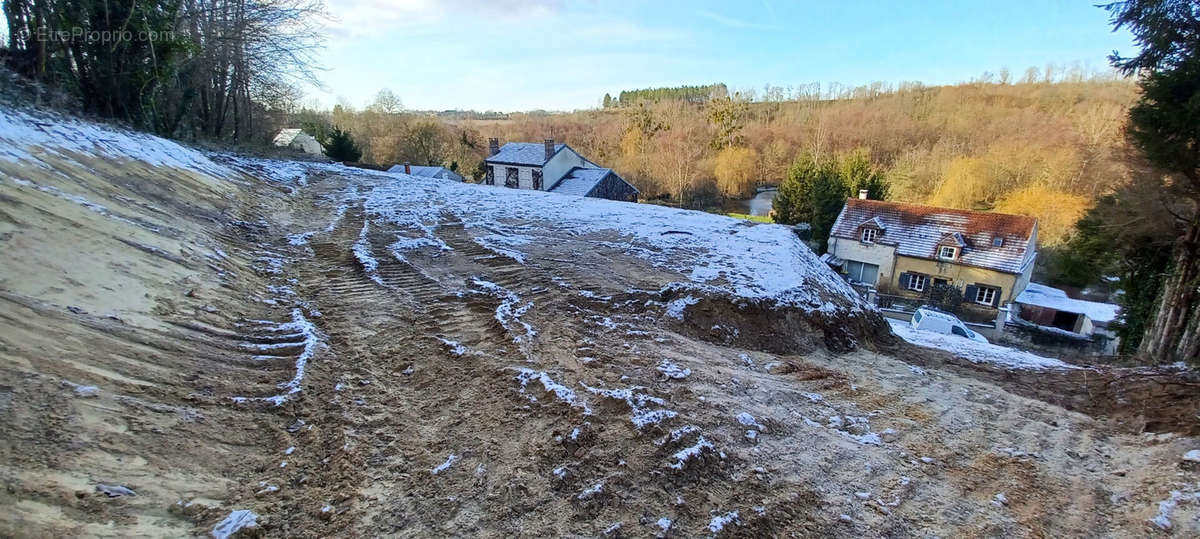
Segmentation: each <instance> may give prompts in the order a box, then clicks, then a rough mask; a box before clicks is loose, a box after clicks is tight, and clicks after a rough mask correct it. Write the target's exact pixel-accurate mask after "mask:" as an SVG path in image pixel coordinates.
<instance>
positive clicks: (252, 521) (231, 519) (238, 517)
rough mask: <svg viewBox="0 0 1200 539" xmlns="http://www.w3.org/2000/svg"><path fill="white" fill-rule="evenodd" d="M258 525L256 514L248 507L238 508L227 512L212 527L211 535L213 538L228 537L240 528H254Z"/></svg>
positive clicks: (224, 538) (227, 538) (223, 538)
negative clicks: (222, 518) (227, 513)
mask: <svg viewBox="0 0 1200 539" xmlns="http://www.w3.org/2000/svg"><path fill="white" fill-rule="evenodd" d="M257 527H258V515H256V514H254V512H253V511H250V510H249V509H238V510H235V511H233V512H232V513H229V516H227V517H225V520H222V521H220V522H218V523H217V525H216V527H214V528H213V531H212V536H213V538H214V539H229V537H232V536H233V534H235V533H237V532H238V531H240V530H242V529H254V528H257Z"/></svg>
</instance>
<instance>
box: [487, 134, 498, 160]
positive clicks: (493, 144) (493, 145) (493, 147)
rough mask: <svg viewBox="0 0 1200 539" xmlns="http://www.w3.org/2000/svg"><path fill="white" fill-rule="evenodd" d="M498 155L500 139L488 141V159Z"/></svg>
mask: <svg viewBox="0 0 1200 539" xmlns="http://www.w3.org/2000/svg"><path fill="white" fill-rule="evenodd" d="M498 153H500V139H495V138H490V139H488V157H491V156H493V155H496V154H498Z"/></svg>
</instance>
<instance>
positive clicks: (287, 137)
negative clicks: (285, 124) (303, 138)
mask: <svg viewBox="0 0 1200 539" xmlns="http://www.w3.org/2000/svg"><path fill="white" fill-rule="evenodd" d="M303 132H304V131H303V130H301V129H299V128H293V129H280V130H279V134H278V135H275V140H273V141H271V143H272V144H274V145H276V146H287V145H290V144H291V143H292V141H294V140H296V136H297V135H299V134H300V133H303Z"/></svg>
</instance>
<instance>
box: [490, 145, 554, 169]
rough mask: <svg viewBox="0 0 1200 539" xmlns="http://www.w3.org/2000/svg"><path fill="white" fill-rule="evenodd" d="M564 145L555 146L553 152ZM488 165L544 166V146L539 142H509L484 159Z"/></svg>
mask: <svg viewBox="0 0 1200 539" xmlns="http://www.w3.org/2000/svg"><path fill="white" fill-rule="evenodd" d="M564 147H566V144H555V145H554V152H555V153H558V151H559V150H562V149H563V148H564ZM485 161H487V162H489V163H504V164H509V165H537V166H540V165H544V164H546V145H545V144H543V143H540V142H509V143H507V144H505V145H504V146H501V147H500V151H499V152H498V153H497V154H496V155H493V156H491V157H488V158H487V159H485Z"/></svg>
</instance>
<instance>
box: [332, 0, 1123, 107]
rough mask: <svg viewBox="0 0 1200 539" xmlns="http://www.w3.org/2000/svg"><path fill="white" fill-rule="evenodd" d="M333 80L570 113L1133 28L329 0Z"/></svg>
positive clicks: (730, 8)
mask: <svg viewBox="0 0 1200 539" xmlns="http://www.w3.org/2000/svg"><path fill="white" fill-rule="evenodd" d="M327 7H328V9H329V11H330V13H331V15H332V16H333V17H336V20H333V21H330V22H329V28H328V30H329V32H328V34H329V40H328V42H327V48H326V49H325V51H324V52H323V53H321V54H320V55H319V56H318V58H319V60H320V62H321V63H322V64H323V65H324V66H325V67H326V69H327V71H324V72H322V73H321V76H320V78H321V80H322V82H323V85H324V88H322V89H319V90H318V89H312V90H311V91H310V92H309V95H310V99H315V100H316V101H317V102H320V103H321V104H323V105H324V106H332V104H334V103H336V102H338V101H339V100H342V101H347V102H349V103H350V104H352V105H354V106H356V107H362V106H365V105H366V104H367V103H369V102H370V101H371V100H372V98H373V97H374V95H375V94H376V93H377V92H378V91H379V90H380V89H382V88H388V89H390V90H392V92H394V93H395V94H396V95H398V96H399V97H400V98H401V100H402V101H403V103H404V106H405V107H406V108H408V109H413V110H444V109H475V110H480V111H483V110H496V111H505V112H507V111H517V110H534V109H545V110H573V109H581V108H590V107H595V106H597V105H598V104H599V102H600V100H601V99H602V97H603V95H604V94H605V93H606V92H607V93H612V94H614V95H615V94H617V93H618V92H620V91H621V90H623V89H637V88H647V87H658V86H676V85H682V84H708V83H714V82H724V83H726V84H727V85H729V87H730V88H732V89H744V88H756V89H761V88H762V87H763V85H765V84H773V85H776V86H787V85H800V84H807V83H811V82H823V83H829V82H838V83H842V84H848V85H852V86H853V85H859V84H864V83H868V82H872V81H885V82H893V83H894V82H899V81H921V82H923V83H926V84H946V83H956V82H964V81H968V80H971V79H972V78H977V77H979V76H980V75H981V74H982V73H983V72H985V71H991V72H997V71H998V70H999V69H1000V68H1002V67H1008V68H1009V69H1010V70H1011V71H1012V72H1013V73H1014V74H1015V75H1020V74H1021V73H1023V72H1024V70H1025V69H1026V68H1027V67H1029V66H1038V67H1039V68H1040V67H1042V66H1045V65H1046V64H1047V63H1054V64H1059V65H1069V64H1073V63H1076V62H1078V63H1079V64H1081V65H1083V66H1084V67H1086V68H1090V69H1095V70H1106V69H1107V61H1106V56H1107V55H1108V54H1110V53H1111V52H1112V51H1113V50H1119V51H1121V52H1123V53H1126V54H1127V53H1129V52H1130V51H1132V49H1133V44H1132V39H1131V37H1130V36H1129V35H1128V34H1127V33H1124V32H1121V33H1114V32H1113V31H1112V29H1111V26H1110V25H1109V24H1108V16H1107V13H1106V12H1105V11H1104V10H1102V9H1100V8H1097V7H1095V6H1094V2H1088V1H1066V0H1062V1H1056V0H1038V1H1027V0H1007V1H995V2H993V1H982V0H981V1H945V2H942V1H922V2H896V1H878V2H876V1H840V2H833V1H829V2H811V1H804V2H802V1H791V2H789V1H783V0H748V1H743V2H706V1H684V2H670V1H664V2H656V1H654V2H610V1H602V0H592V1H578V2H577V1H570V0H524V1H519V0H327Z"/></svg>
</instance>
